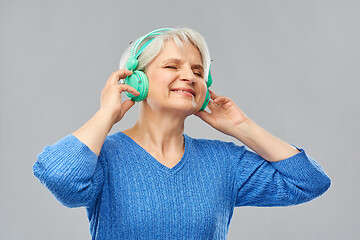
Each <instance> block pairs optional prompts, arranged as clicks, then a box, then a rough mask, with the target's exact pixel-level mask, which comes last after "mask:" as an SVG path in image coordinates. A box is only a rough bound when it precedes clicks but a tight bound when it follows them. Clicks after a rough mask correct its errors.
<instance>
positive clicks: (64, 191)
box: [33, 134, 105, 207]
mask: <svg viewBox="0 0 360 240" xmlns="http://www.w3.org/2000/svg"><path fill="white" fill-rule="evenodd" d="M104 167H105V165H104V164H103V159H102V158H101V157H100V158H98V156H96V154H95V153H94V152H92V151H91V150H90V149H89V148H88V147H87V146H86V145H85V144H84V143H82V142H80V141H79V140H78V139H77V138H76V137H75V136H74V135H71V134H70V135H68V136H66V137H64V138H62V139H60V140H59V141H58V142H56V143H55V144H53V145H51V146H46V147H45V148H44V149H43V151H42V152H41V153H40V154H39V155H38V160H37V161H36V162H35V164H34V165H33V172H34V175H35V177H37V178H38V179H39V180H40V182H41V183H42V184H43V185H45V186H46V187H47V188H48V189H49V191H50V192H51V193H52V194H53V195H54V196H55V198H56V199H57V200H59V201H60V202H61V203H62V204H63V205H65V206H67V207H81V206H90V205H91V204H92V203H93V202H94V200H95V199H96V197H97V195H98V194H99V192H100V190H101V188H102V184H103V179H104Z"/></svg>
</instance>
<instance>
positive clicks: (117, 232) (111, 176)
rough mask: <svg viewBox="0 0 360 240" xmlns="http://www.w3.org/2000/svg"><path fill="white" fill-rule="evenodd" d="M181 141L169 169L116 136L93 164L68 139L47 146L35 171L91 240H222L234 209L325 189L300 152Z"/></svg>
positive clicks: (323, 178) (284, 202)
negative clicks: (84, 224) (276, 155)
mask: <svg viewBox="0 0 360 240" xmlns="http://www.w3.org/2000/svg"><path fill="white" fill-rule="evenodd" d="M184 139H185V152H184V155H183V157H182V159H181V160H180V162H179V163H178V164H177V165H176V166H174V167H173V168H171V169H170V168H168V167H166V166H164V165H163V164H161V163H160V162H158V161H157V160H156V159H155V158H153V157H152V156H151V155H150V154H149V153H148V152H146V151H145V150H144V149H143V148H142V147H141V146H139V145H138V144H137V143H136V142H134V141H133V140H132V139H131V138H129V137H128V136H127V135H125V134H123V133H122V132H118V133H115V134H113V135H110V136H107V137H106V140H105V142H104V145H103V147H102V149H101V153H100V155H99V157H97V156H96V154H95V153H94V152H92V151H91V150H90V149H89V148H88V147H87V146H86V145H85V144H84V143H82V142H81V141H79V140H78V139H77V138H76V137H75V136H74V135H72V134H70V135H68V136H66V137H64V138H62V139H61V140H59V141H58V142H56V143H55V144H53V145H52V146H46V147H45V148H44V150H43V151H42V152H41V153H40V154H39V155H38V160H37V161H36V162H35V164H34V166H33V171H34V175H35V176H36V177H37V178H38V179H39V180H40V181H41V183H42V184H44V185H45V186H46V187H47V188H48V189H49V190H50V191H51V192H52V193H53V195H54V196H55V197H56V199H58V200H59V201H60V202H61V203H62V204H63V205H65V206H67V207H71V208H72V207H81V206H83V207H86V210H87V214H88V218H89V222H90V233H91V235H92V239H97V240H99V239H101V240H110V239H126V240H130V239H147V240H150V239H171V240H174V239H187V240H188V239H226V235H227V233H228V229H229V225H230V220H231V218H232V215H233V210H234V207H240V206H263V207H270V206H289V205H296V204H300V203H304V202H307V201H310V200H312V199H314V198H316V197H318V196H320V195H321V194H323V193H324V192H325V191H326V190H327V189H328V188H329V187H330V184H331V181H330V178H329V177H328V176H327V175H326V174H325V172H324V171H323V170H322V168H321V167H320V165H319V164H317V163H316V162H315V161H314V160H313V159H312V158H311V157H309V156H308V155H307V154H306V153H305V151H304V149H300V148H298V149H299V150H300V151H301V152H300V153H298V154H296V155H294V156H292V157H290V158H287V159H285V160H282V161H279V162H268V161H265V160H264V159H263V158H261V157H260V156H259V155H258V154H256V153H254V152H252V151H250V150H249V149H248V148H247V147H246V146H238V145H236V144H234V143H232V142H224V141H219V140H206V139H194V138H191V137H189V136H188V135H186V134H184ZM293 146H294V145H293Z"/></svg>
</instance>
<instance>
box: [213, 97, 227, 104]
mask: <svg viewBox="0 0 360 240" xmlns="http://www.w3.org/2000/svg"><path fill="white" fill-rule="evenodd" d="M227 100H228V98H227V97H224V96H221V97H217V98H216V99H214V102H215V104H220V103H224V102H226V101H227Z"/></svg>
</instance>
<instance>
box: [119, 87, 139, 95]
mask: <svg viewBox="0 0 360 240" xmlns="http://www.w3.org/2000/svg"><path fill="white" fill-rule="evenodd" d="M118 88H119V90H120V93H122V92H129V93H132V94H133V95H134V96H138V95H140V93H139V92H138V91H137V90H136V89H135V88H133V87H131V86H129V85H127V84H119V85H118Z"/></svg>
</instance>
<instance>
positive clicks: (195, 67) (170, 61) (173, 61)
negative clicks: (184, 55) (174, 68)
mask: <svg viewBox="0 0 360 240" xmlns="http://www.w3.org/2000/svg"><path fill="white" fill-rule="evenodd" d="M181 62H182V61H181V59H178V58H168V59H166V60H165V61H163V63H164V64H167V63H177V64H179V63H181ZM192 68H194V69H200V70H202V71H204V68H203V66H202V65H201V64H195V65H192Z"/></svg>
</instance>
